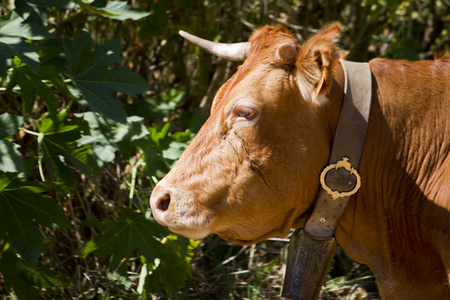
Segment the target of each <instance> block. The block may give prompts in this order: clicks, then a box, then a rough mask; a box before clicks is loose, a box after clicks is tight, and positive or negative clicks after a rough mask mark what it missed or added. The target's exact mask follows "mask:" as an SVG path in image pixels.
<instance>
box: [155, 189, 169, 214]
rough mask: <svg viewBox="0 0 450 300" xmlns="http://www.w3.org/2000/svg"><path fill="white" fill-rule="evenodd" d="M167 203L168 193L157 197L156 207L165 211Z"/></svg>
mask: <svg viewBox="0 0 450 300" xmlns="http://www.w3.org/2000/svg"><path fill="white" fill-rule="evenodd" d="M169 204H170V194H169V193H167V194H164V195H163V196H161V198H159V201H158V204H157V206H156V207H157V208H158V209H159V210H162V211H166V210H167V209H168V208H169Z"/></svg>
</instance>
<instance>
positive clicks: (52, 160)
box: [36, 114, 97, 193]
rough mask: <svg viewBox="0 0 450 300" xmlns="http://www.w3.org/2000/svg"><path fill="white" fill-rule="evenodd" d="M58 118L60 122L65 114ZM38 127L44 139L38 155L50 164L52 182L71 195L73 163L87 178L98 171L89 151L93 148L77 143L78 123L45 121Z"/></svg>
mask: <svg viewBox="0 0 450 300" xmlns="http://www.w3.org/2000/svg"><path fill="white" fill-rule="evenodd" d="M58 116H59V117H60V119H63V118H64V115H63V116H61V114H60V115H58ZM36 125H37V127H38V129H39V131H40V132H41V133H42V134H43V137H42V140H41V141H39V153H40V155H41V156H42V157H43V161H44V162H47V163H48V164H49V166H50V170H51V176H52V178H53V180H54V181H55V182H56V183H60V184H61V185H62V189H63V190H64V191H65V192H67V193H72V192H73V183H74V179H75V178H74V172H73V171H72V169H71V166H70V164H72V165H73V166H74V167H75V168H76V169H77V170H79V171H81V172H83V173H84V174H87V175H92V174H94V172H96V171H97V163H96V160H95V159H94V157H93V156H92V153H91V152H90V146H89V145H79V144H78V143H77V140H78V139H79V138H80V137H81V133H80V129H79V127H78V125H77V124H67V122H66V121H64V120H57V121H53V120H51V119H47V118H43V120H42V122H41V124H36Z"/></svg>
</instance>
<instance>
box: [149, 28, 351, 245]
mask: <svg viewBox="0 0 450 300" xmlns="http://www.w3.org/2000/svg"><path fill="white" fill-rule="evenodd" d="M339 28H340V26H339V24H334V25H332V26H330V27H328V28H326V29H324V30H322V31H320V32H319V33H317V34H316V35H315V36H314V37H313V38H311V39H310V40H309V41H308V42H306V43H305V44H304V45H297V43H296V40H295V39H294V38H293V36H292V35H291V34H290V33H289V31H288V30H286V29H285V28H283V27H281V26H278V27H271V26H266V27H264V28H262V29H259V30H257V31H255V33H254V34H253V35H252V36H251V38H250V40H249V44H241V45H240V46H241V48H242V47H243V48H245V49H244V50H245V51H246V52H247V53H246V55H247V54H248V56H247V58H246V59H245V61H244V63H243V64H242V65H241V66H240V67H239V68H238V71H237V72H236V74H234V75H233V77H231V79H229V80H228V81H227V82H226V83H225V84H224V85H223V86H222V87H221V88H220V90H219V91H218V93H217V95H216V97H215V99H214V102H213V105H212V109H211V114H210V117H209V119H208V120H207V121H206V123H205V124H204V125H203V127H202V128H201V130H200V131H199V133H198V135H197V136H196V137H195V138H194V140H193V141H192V142H191V144H190V145H189V147H188V148H187V149H186V151H185V152H184V153H183V155H182V156H181V158H180V159H179V161H178V162H177V163H176V165H175V166H174V168H173V169H172V170H171V171H170V172H169V174H167V176H166V177H164V178H163V179H162V180H161V181H160V182H159V183H158V184H157V186H156V187H155V189H154V190H153V193H152V196H151V199H150V203H151V208H152V212H153V216H154V218H155V219H156V221H158V222H159V223H161V224H163V225H166V226H168V227H169V229H170V230H172V231H173V232H176V233H180V234H182V235H185V236H187V237H190V238H203V237H205V236H206V235H208V234H210V233H217V234H218V235H220V236H221V237H222V238H224V239H226V240H229V241H232V242H237V243H241V244H252V243H256V242H258V241H260V240H263V239H266V238H268V237H271V236H275V235H278V236H281V237H284V236H286V235H287V234H288V232H289V230H290V228H296V227H300V226H302V225H303V223H304V222H305V219H306V218H307V217H308V215H309V212H310V210H311V209H312V206H313V203H314V199H315V195H316V193H317V190H318V185H319V183H318V178H319V173H320V171H321V170H322V169H323V167H324V166H325V165H326V162H327V160H328V157H329V153H330V147H331V143H332V139H333V135H334V130H335V127H336V124H337V120H338V114H339V108H340V105H341V101H342V95H343V92H342V88H341V87H342V81H343V74H342V68H341V66H340V63H339V61H338V59H339V58H342V56H343V54H342V52H340V51H339V50H338V49H337V47H336V46H335V39H336V37H337V35H338V31H339ZM248 45H249V47H248ZM245 51H244V52H245ZM227 53H230V51H229V50H227Z"/></svg>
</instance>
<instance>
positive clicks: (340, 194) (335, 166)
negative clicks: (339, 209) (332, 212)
mask: <svg viewBox="0 0 450 300" xmlns="http://www.w3.org/2000/svg"><path fill="white" fill-rule="evenodd" d="M339 168H344V169H346V170H347V171H349V172H350V175H355V177H356V186H355V188H354V189H353V190H351V191H349V192H338V191H333V190H332V189H331V188H330V187H329V186H328V185H327V184H326V183H325V175H326V174H327V173H328V171H330V170H332V169H335V170H337V169H339ZM320 184H321V185H322V188H323V189H324V190H325V191H326V192H327V193H328V194H329V195H330V196H331V197H332V198H333V200H336V199H337V198H340V197H349V196H351V195H353V194H355V193H356V192H357V191H358V190H359V188H360V187H361V177H360V176H359V174H358V172H357V171H356V170H355V169H354V168H353V167H352V165H351V164H350V163H349V162H348V158H347V157H344V158H343V159H342V160H340V161H338V162H337V163H335V164H331V165H329V166H328V167H326V168H325V169H323V171H322V173H321V174H320Z"/></svg>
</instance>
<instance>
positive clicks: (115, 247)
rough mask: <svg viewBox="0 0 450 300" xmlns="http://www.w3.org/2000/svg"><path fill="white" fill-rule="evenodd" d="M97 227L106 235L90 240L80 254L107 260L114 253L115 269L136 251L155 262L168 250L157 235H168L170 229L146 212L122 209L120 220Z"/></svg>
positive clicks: (113, 266)
mask: <svg viewBox="0 0 450 300" xmlns="http://www.w3.org/2000/svg"><path fill="white" fill-rule="evenodd" d="M96 227H98V228H99V229H100V230H101V231H102V234H101V235H98V236H97V237H95V238H94V239H92V240H90V241H89V242H88V243H87V244H86V247H84V249H83V250H82V251H81V253H80V256H81V257H82V258H85V257H86V256H87V255H88V254H90V253H93V254H94V255H95V256H97V257H99V258H100V259H103V258H105V257H106V256H108V255H110V256H111V261H110V264H109V268H110V269H115V268H116V267H117V266H118V265H119V263H120V262H121V261H122V259H127V260H128V259H129V258H131V257H134V251H135V250H137V249H139V251H140V252H141V253H142V255H144V256H145V257H146V258H147V259H148V260H151V261H153V260H154V259H155V258H160V257H162V256H163V255H164V251H166V250H165V247H164V245H163V244H161V242H160V241H159V240H158V239H157V238H155V236H153V235H154V234H155V233H162V234H166V235H167V234H169V231H168V229H166V228H165V227H162V226H161V225H159V224H157V223H155V222H150V221H149V220H147V219H146V218H145V217H144V216H143V215H141V214H136V213H134V212H133V211H132V210H130V209H126V208H122V209H121V210H120V215H119V219H118V220H117V221H113V220H110V219H106V220H104V221H103V222H101V223H96Z"/></svg>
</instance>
